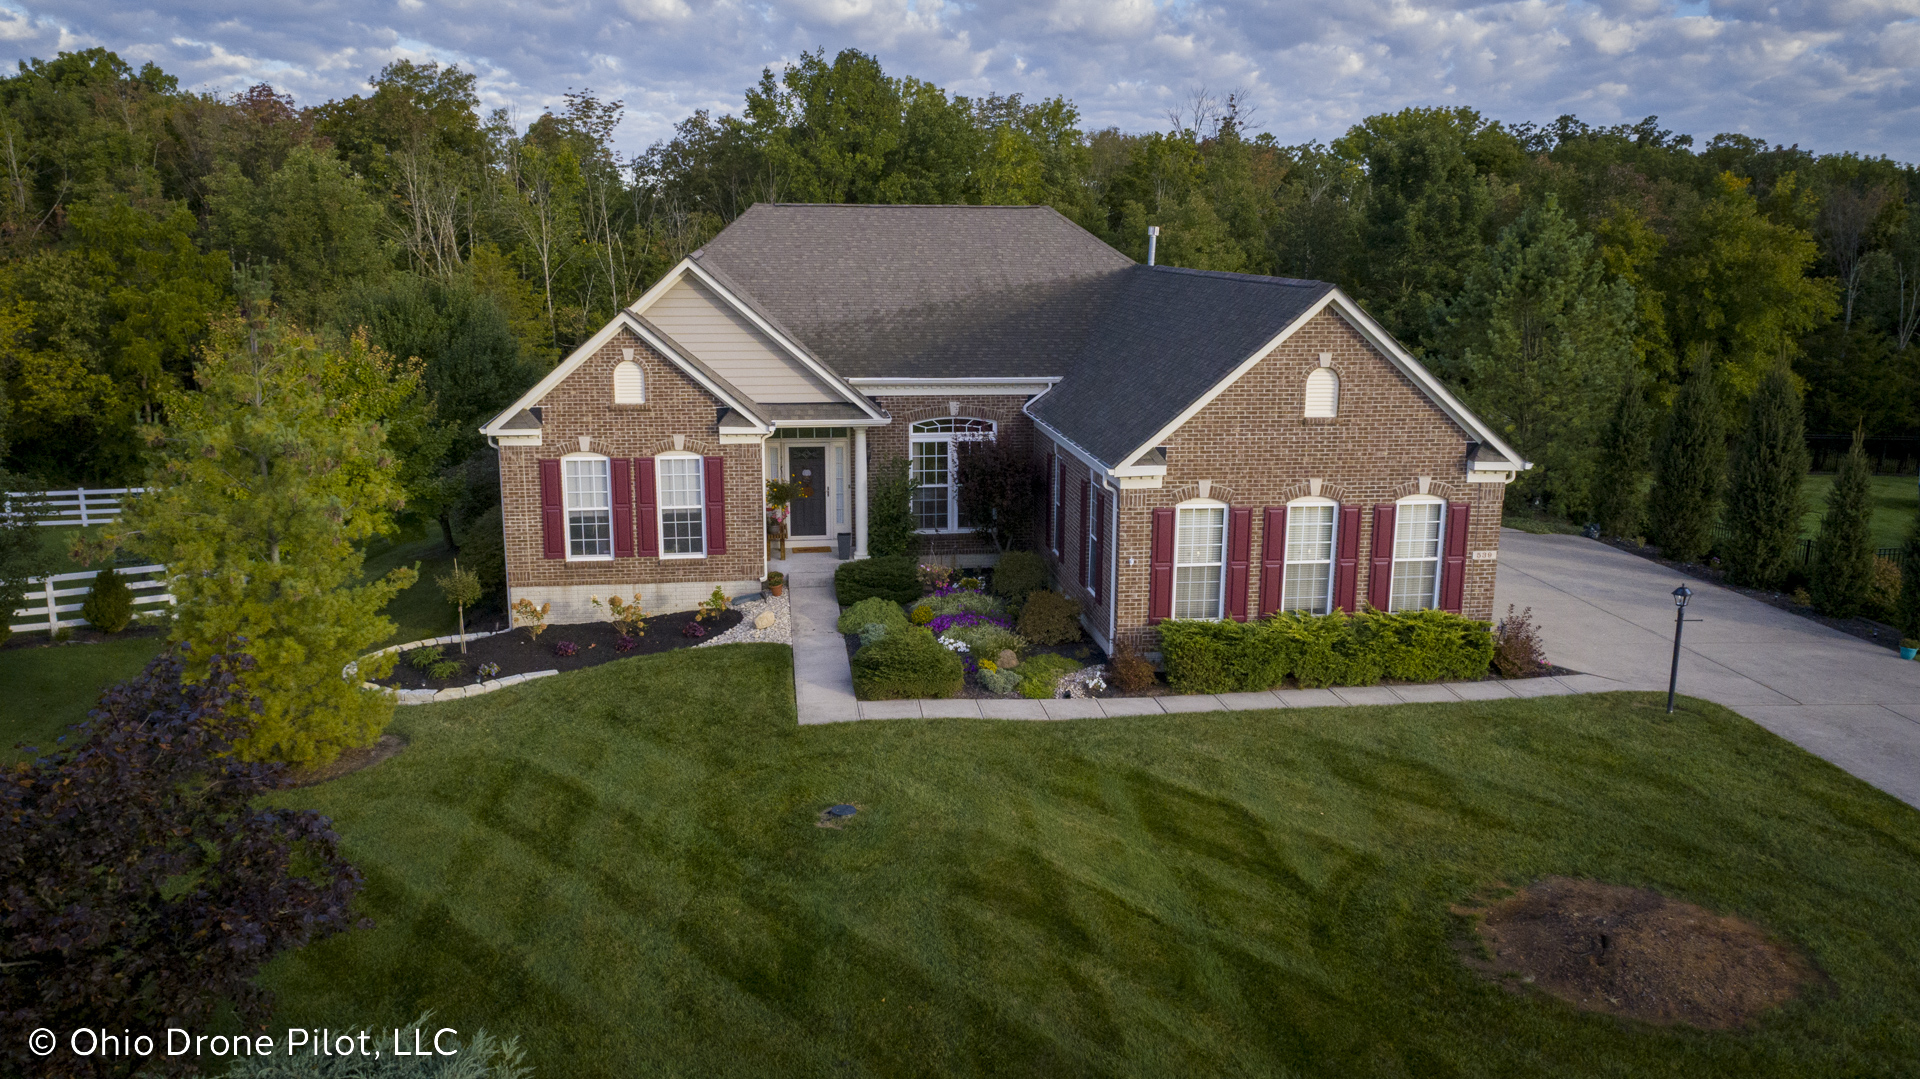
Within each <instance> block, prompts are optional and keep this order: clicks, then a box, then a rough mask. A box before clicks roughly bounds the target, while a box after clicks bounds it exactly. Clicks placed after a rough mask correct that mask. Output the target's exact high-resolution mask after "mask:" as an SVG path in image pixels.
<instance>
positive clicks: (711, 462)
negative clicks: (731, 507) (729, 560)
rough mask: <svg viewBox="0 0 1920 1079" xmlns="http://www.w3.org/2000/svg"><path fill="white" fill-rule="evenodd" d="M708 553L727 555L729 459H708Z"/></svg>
mask: <svg viewBox="0 0 1920 1079" xmlns="http://www.w3.org/2000/svg"><path fill="white" fill-rule="evenodd" d="M706 486H707V553H708V554H726V553H727V459H726V458H725V457H709V458H707V485H706Z"/></svg>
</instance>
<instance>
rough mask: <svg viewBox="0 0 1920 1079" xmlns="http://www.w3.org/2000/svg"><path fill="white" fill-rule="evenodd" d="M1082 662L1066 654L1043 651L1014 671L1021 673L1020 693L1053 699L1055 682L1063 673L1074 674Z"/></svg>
mask: <svg viewBox="0 0 1920 1079" xmlns="http://www.w3.org/2000/svg"><path fill="white" fill-rule="evenodd" d="M1079 669H1080V664H1078V663H1075V662H1074V661H1073V660H1070V659H1068V658H1067V657H1065V656H1061V655H1055V654H1054V653H1052V652H1042V653H1040V654H1039V655H1037V656H1034V657H1033V658H1032V659H1029V660H1025V661H1023V662H1022V663H1021V664H1020V666H1018V667H1016V668H1014V671H1015V672H1016V673H1017V674H1019V675H1020V695H1021V696H1022V697H1030V698H1032V699H1033V700H1036V701H1045V700H1051V699H1052V698H1053V688H1054V684H1055V683H1057V682H1059V681H1060V676H1061V675H1063V674H1072V673H1073V672H1075V671H1077V670H1079Z"/></svg>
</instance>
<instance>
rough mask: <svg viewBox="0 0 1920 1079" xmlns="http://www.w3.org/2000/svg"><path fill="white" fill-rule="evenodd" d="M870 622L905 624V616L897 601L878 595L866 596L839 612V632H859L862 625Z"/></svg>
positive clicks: (884, 624) (885, 624)
mask: <svg viewBox="0 0 1920 1079" xmlns="http://www.w3.org/2000/svg"><path fill="white" fill-rule="evenodd" d="M871 622H878V623H879V624H881V625H882V626H905V625H906V624H907V616H906V613H905V612H904V611H902V610H901V609H900V605H899V604H898V603H895V602H893V601H892V600H890V599H882V598H880V597H879V596H868V597H867V598H866V599H863V600H861V601H860V602H858V603H856V604H854V605H853V606H851V607H848V608H847V609H846V610H845V611H843V612H841V614H840V632H842V633H859V632H860V631H861V627H862V626H865V625H867V624H868V623H871Z"/></svg>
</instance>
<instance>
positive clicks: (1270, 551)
mask: <svg viewBox="0 0 1920 1079" xmlns="http://www.w3.org/2000/svg"><path fill="white" fill-rule="evenodd" d="M1286 575H1287V507H1285V506H1268V507H1267V512H1266V515H1265V517H1264V518H1263V519H1262V520H1261V522H1260V617H1262V618H1265V617H1266V616H1268V615H1270V614H1272V613H1273V612H1275V611H1277V610H1279V609H1280V597H1281V592H1282V590H1283V589H1284V588H1285V586H1286V579H1287V576H1286Z"/></svg>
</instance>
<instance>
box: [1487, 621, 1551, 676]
mask: <svg viewBox="0 0 1920 1079" xmlns="http://www.w3.org/2000/svg"><path fill="white" fill-rule="evenodd" d="M1546 665H1547V650H1546V649H1545V648H1543V647H1542V646H1541V644H1540V631H1539V629H1538V628H1537V627H1535V626H1534V624H1533V608H1532V607H1528V608H1527V609H1526V610H1524V611H1521V612H1520V613H1519V614H1514V613H1513V604H1511V603H1509V604H1507V616H1506V617H1505V618H1502V619H1501V620H1500V624H1499V625H1497V626H1495V627H1494V629H1493V669H1494V670H1496V671H1499V672H1500V673H1501V675H1502V676H1504V677H1507V678H1530V677H1532V676H1533V675H1536V674H1538V673H1540V670H1541V668H1543V667H1545V666H1546Z"/></svg>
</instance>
